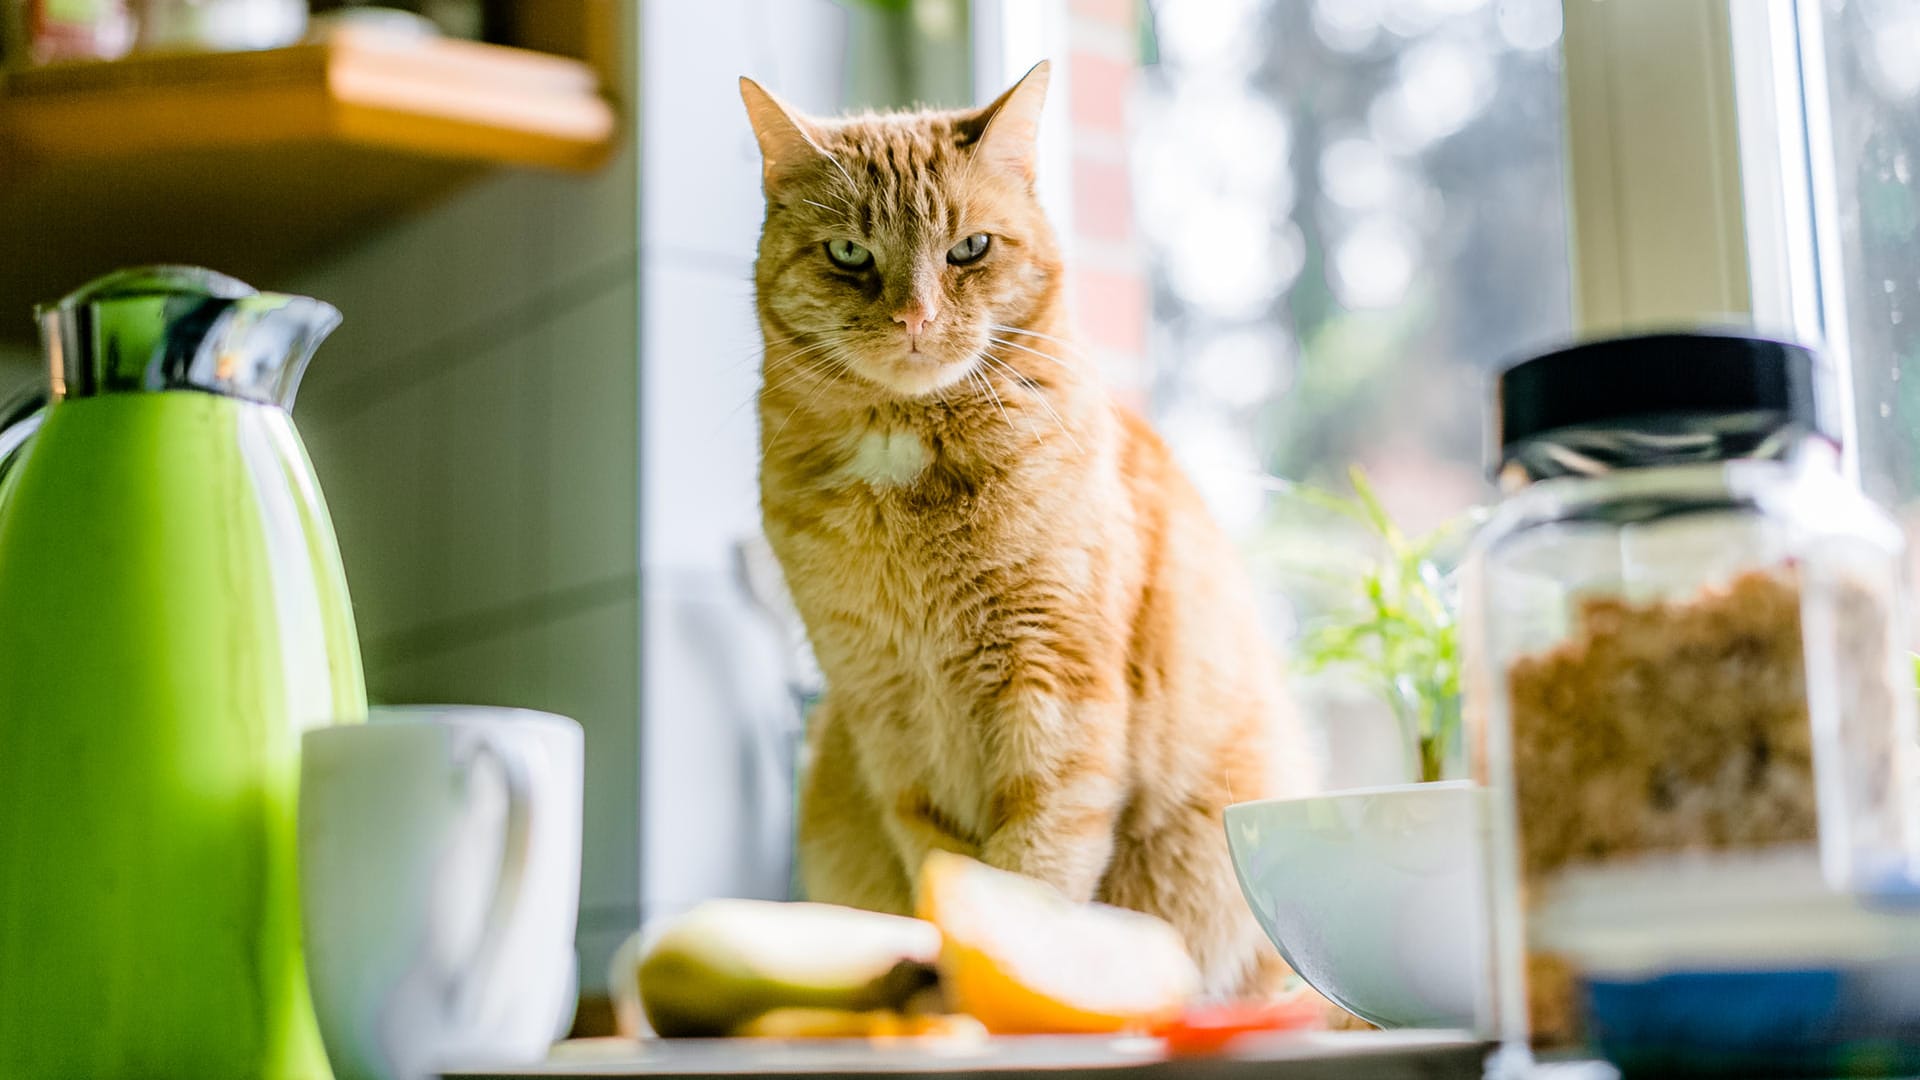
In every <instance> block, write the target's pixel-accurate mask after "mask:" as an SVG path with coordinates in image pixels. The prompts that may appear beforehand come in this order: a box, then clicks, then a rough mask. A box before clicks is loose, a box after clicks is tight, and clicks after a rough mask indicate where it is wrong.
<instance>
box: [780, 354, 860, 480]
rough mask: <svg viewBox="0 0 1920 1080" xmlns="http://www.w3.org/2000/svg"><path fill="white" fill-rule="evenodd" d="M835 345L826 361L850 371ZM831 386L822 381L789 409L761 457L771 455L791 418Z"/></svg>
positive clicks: (803, 410) (810, 405)
mask: <svg viewBox="0 0 1920 1080" xmlns="http://www.w3.org/2000/svg"><path fill="white" fill-rule="evenodd" d="M835 344H836V348H834V349H829V350H828V352H827V357H828V360H829V361H830V362H831V363H832V364H834V365H835V366H837V367H839V368H844V369H850V368H851V367H852V365H851V364H848V363H847V360H846V358H845V357H843V356H841V355H840V353H839V351H838V348H837V344H838V343H835ZM832 385H833V380H832V379H822V380H821V381H820V385H819V386H816V387H814V390H813V393H812V394H809V395H808V396H807V399H806V400H805V401H802V402H801V403H800V404H798V405H796V406H794V407H793V408H792V409H789V410H788V411H787V418H786V419H785V420H782V421H780V427H779V429H778V430H777V431H775V432H774V433H773V438H771V439H768V440H767V441H766V442H765V443H764V444H763V448H762V450H761V453H762V454H763V455H765V454H768V453H772V451H773V448H774V446H775V445H776V444H777V443H779V441H780V436H781V435H782V434H783V433H785V432H786V430H787V425H788V424H791V423H793V418H794V417H795V416H796V415H798V414H799V413H802V412H805V411H806V410H807V409H809V408H811V407H812V406H813V403H814V402H816V401H818V400H820V395H822V394H824V393H826V392H827V388H828V387H831V386H832Z"/></svg>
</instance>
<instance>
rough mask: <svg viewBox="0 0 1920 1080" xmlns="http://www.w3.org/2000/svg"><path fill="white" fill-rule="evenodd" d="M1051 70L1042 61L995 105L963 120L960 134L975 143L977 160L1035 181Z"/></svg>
mask: <svg viewBox="0 0 1920 1080" xmlns="http://www.w3.org/2000/svg"><path fill="white" fill-rule="evenodd" d="M1051 70H1052V68H1051V66H1050V65H1049V64H1048V62H1047V61H1045V60H1042V61H1040V62H1039V63H1037V64H1035V65H1033V69H1032V70H1031V71H1028V72H1027V73H1026V74H1025V75H1022V76H1021V77H1020V81H1019V82H1017V83H1014V84H1013V86H1012V87H1011V88H1009V89H1008V90H1007V92H1006V93H1004V94H1001V95H1000V96H999V97H997V98H995V99H994V100H993V104H991V105H987V106H985V107H984V108H980V109H975V110H974V111H973V112H971V113H968V114H967V115H966V116H964V117H962V118H961V119H960V123H959V129H960V133H961V135H962V137H963V138H966V139H968V140H969V141H970V142H971V144H972V146H973V156H974V159H975V160H977V161H984V162H986V163H988V164H990V165H993V166H995V167H997V168H1001V169H1004V170H1007V171H1008V172H1011V173H1012V174H1014V175H1015V176H1018V177H1020V178H1021V179H1022V180H1025V181H1027V182H1028V183H1032V182H1033V174H1034V161H1035V158H1036V157H1037V156H1038V153H1039V143H1040V109H1041V107H1042V106H1044V105H1045V104H1046V103H1047V78H1048V75H1049V73H1050V72H1051Z"/></svg>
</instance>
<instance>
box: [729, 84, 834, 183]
mask: <svg viewBox="0 0 1920 1080" xmlns="http://www.w3.org/2000/svg"><path fill="white" fill-rule="evenodd" d="M740 99H741V100H742V101H745V102H746V103H747V121H748V122H749V123H751V124H752V125H753V135H754V138H756V139H758V140H760V160H761V168H760V180H761V184H762V186H764V187H765V188H766V192H767V194H768V195H772V194H775V192H776V191H777V190H778V188H779V186H780V184H781V183H782V182H783V181H785V180H786V179H787V178H789V177H791V176H792V175H794V174H795V173H796V172H799V171H800V170H802V169H804V168H805V167H806V166H808V165H810V164H812V163H813V162H816V161H820V160H823V159H825V158H826V157H827V152H826V151H825V150H822V149H821V148H820V142H819V139H818V137H817V136H816V135H815V134H814V129H813V125H811V124H809V123H808V122H807V120H806V118H805V117H803V116H801V115H800V114H799V113H797V112H794V111H793V110H792V109H790V108H788V107H787V105H786V104H785V103H784V102H782V101H781V100H780V99H779V98H776V97H774V96H773V95H772V94H769V93H767V91H766V89H765V88H764V87H762V86H761V85H760V84H759V83H757V82H754V81H753V80H752V79H749V78H747V77H746V76H745V75H742V76H740Z"/></svg>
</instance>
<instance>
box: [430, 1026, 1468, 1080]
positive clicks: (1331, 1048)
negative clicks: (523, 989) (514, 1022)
mask: <svg viewBox="0 0 1920 1080" xmlns="http://www.w3.org/2000/svg"><path fill="white" fill-rule="evenodd" d="M1489 1049H1490V1047H1489V1045H1488V1044H1487V1043H1485V1042H1482V1041H1480V1040H1478V1039H1476V1038H1474V1037H1472V1036H1470V1035H1467V1034H1465V1033H1462V1032H1446V1031H1394V1032H1384V1031H1367V1032H1300V1033H1295V1034H1286V1035H1273V1036H1266V1037H1249V1038H1246V1039H1243V1040H1241V1041H1239V1042H1238V1043H1236V1044H1235V1049H1234V1052H1233V1053H1231V1054H1227V1055H1218V1056H1210V1057H1190V1058H1168V1057H1167V1056H1166V1055H1165V1053H1164V1051H1163V1050H1162V1049H1161V1046H1160V1044H1159V1043H1158V1042H1157V1041H1154V1040H1149V1039H1112V1038H1107V1037H1103V1036H1083V1037H1031V1038H1000V1039H993V1040H989V1041H988V1042H986V1043H984V1044H978V1045H973V1046H945V1047H927V1046H919V1047H915V1046H893V1047H888V1046H880V1045H874V1044H871V1043H867V1042H864V1041H860V1040H845V1041H841V1040H821V1041H818V1042H774V1041H765V1040H746V1039H721V1040H700V1039H688V1040H673V1041H668V1040H649V1041H647V1042H634V1041H631V1040H625V1039H589V1040H580V1041H576V1042H570V1043H562V1044H561V1045H560V1046H559V1047H557V1048H556V1049H555V1053H554V1055H553V1057H552V1058H551V1059H549V1060H548V1061H547V1062H546V1063H544V1064H540V1065H532V1066H523V1067H517V1068H506V1069H502V1068H498V1067H485V1066H476V1067H466V1066H462V1067H458V1068H453V1069H449V1070H447V1071H446V1072H444V1073H443V1074H442V1075H443V1077H444V1080H530V1078H549V1077H551V1078H561V1077H565V1078H571V1080H625V1078H632V1077H648V1078H686V1080H718V1078H730V1077H744V1076H755V1077H768V1078H773V1080H780V1078H793V1080H800V1078H807V1080H811V1078H814V1077H819V1076H827V1075H838V1076H849V1075H852V1076H910V1077H914V1078H915V1080H932V1078H944V1077H990V1078H992V1080H1002V1078H1005V1080H1014V1078H1025V1077H1046V1078H1048V1080H1061V1078H1063V1077H1076V1076H1084V1077H1094V1076H1098V1077H1101V1078H1103V1080H1107V1078H1124V1080H1242V1078H1248V1080H1251V1078H1255V1077H1263V1078H1264V1077H1276V1076H1285V1077H1288V1078H1289V1080H1291V1078H1296V1077H1298V1078H1303V1080H1305V1078H1319V1077H1325V1078H1327V1080H1346V1078H1365V1080H1397V1078H1401V1077H1407V1078H1416V1077H1417V1078H1422V1080H1426V1078H1432V1080H1444V1078H1451V1077H1461V1078H1467V1077H1472V1078H1476V1080H1477V1078H1478V1077H1480V1076H1481V1075H1482V1072H1483V1068H1484V1062H1485V1059H1486V1055H1487V1053H1488V1051H1489Z"/></svg>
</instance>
